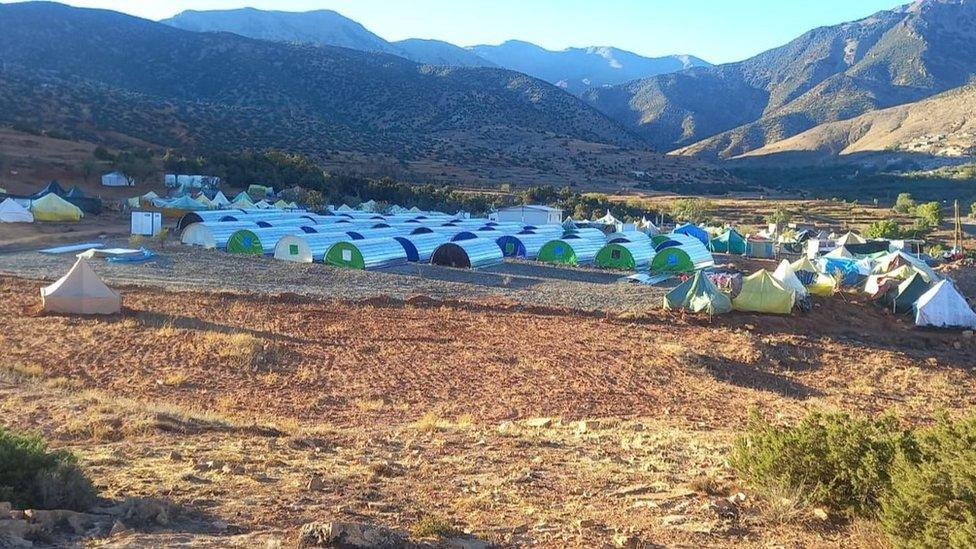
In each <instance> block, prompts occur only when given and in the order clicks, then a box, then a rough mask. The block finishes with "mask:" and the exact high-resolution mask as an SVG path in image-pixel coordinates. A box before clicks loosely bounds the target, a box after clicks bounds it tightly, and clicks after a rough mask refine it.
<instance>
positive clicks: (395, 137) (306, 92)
mask: <svg viewBox="0 0 976 549" xmlns="http://www.w3.org/2000/svg"><path fill="white" fill-rule="evenodd" d="M0 28H3V29H4V32H3V33H0V59H3V65H2V70H3V72H2V74H0V124H9V125H14V126H18V127H27V128H36V129H41V130H49V131H53V132H57V133H58V134H60V135H67V136H71V137H78V138H85V139H90V140H93V141H99V140H102V139H104V138H105V137H106V136H109V137H111V136H112V135H118V134H123V135H126V136H130V137H133V138H137V139H139V140H143V141H145V142H149V143H155V144H158V145H165V146H177V147H181V148H184V149H198V150H213V149H236V148H243V147H254V148H267V147H274V148H281V149H286V150H289V151H293V152H302V153H307V154H311V155H313V156H315V157H316V158H327V157H334V156H336V155H338V154H340V153H343V152H352V153H356V154H373V153H383V154H386V155H389V156H390V157H392V158H395V159H397V161H399V162H409V161H411V160H417V159H431V158H433V159H436V160H437V161H439V162H449V163H454V164H456V165H457V164H463V163H467V162H472V163H474V162H481V161H483V162H487V163H491V162H497V163H505V162H518V163H521V164H523V165H529V166H534V165H543V164H544V162H545V161H548V159H540V157H539V156H538V155H540V154H543V153H541V152H536V151H541V150H542V149H543V148H546V147H549V148H556V145H557V144H558V143H561V142H564V141H566V140H570V141H572V142H574V143H592V144H595V145H599V147H597V148H599V149H600V150H603V149H605V148H610V149H614V148H620V147H623V148H627V149H629V148H642V147H643V145H642V143H641V142H640V141H639V140H638V139H637V138H636V137H634V136H632V135H631V134H629V133H628V132H627V131H625V130H623V129H622V128H621V127H620V126H619V125H617V124H616V123H614V122H612V121H611V120H609V119H608V118H606V117H605V116H603V115H602V114H600V113H599V112H597V111H596V110H594V109H592V108H591V107H589V106H587V105H586V104H584V103H583V102H582V101H580V100H579V99H577V98H575V97H573V96H571V95H569V94H567V93H565V92H563V91H561V90H559V89H558V88H556V87H554V86H551V85H549V84H547V83H545V82H542V81H540V80H536V79H534V78H531V77H528V76H526V75H523V74H519V73H516V72H512V71H507V70H501V69H488V68H444V67H431V66H422V65H418V64H415V63H413V62H410V61H408V60H406V59H402V58H400V57H395V56H391V55H384V54H375V53H372V54H371V53H365V52H359V51H354V50H350V49H345V48H331V47H323V46H309V45H290V44H283V43H276V42H267V41H260V40H253V39H249V38H244V37H241V36H237V35H234V34H229V33H196V32H188V31H183V30H180V29H176V28H173V27H170V26H167V25H162V24H159V23H154V22H152V21H147V20H143V19H138V18H135V17H130V16H126V15H123V14H119V13H116V12H110V11H102V10H88V9H77V8H71V7H67V6H63V5H60V4H53V3H18V4H6V5H0ZM486 132H488V133H491V134H497V135H502V136H505V139H488V138H486V137H485V136H486V135H487V134H486ZM509 142H511V143H515V144H516V146H515V148H510V147H509V144H508V143H509ZM536 145H538V146H539V147H538V149H533V146H536ZM543 145H545V147H543ZM626 169H633V168H629V167H627V168H626ZM620 170H621V171H624V170H625V168H624V167H622V168H620Z"/></svg>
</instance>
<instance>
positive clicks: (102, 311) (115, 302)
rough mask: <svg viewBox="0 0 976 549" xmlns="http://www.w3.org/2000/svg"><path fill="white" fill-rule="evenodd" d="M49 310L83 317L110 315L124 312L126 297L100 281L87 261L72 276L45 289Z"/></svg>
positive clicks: (45, 305) (76, 266) (43, 297)
mask: <svg viewBox="0 0 976 549" xmlns="http://www.w3.org/2000/svg"><path fill="white" fill-rule="evenodd" d="M41 302H42V304H43V308H44V310H45V311H48V312H54V313H67V314H79V315H96V314H97V315H110V314H113V313H117V312H119V311H121V310H122V296H120V295H119V294H117V293H116V292H115V291H113V290H112V289H111V288H109V287H108V286H106V285H105V283H104V282H102V279H100V278H98V275H97V274H95V271H93V270H92V268H91V266H90V265H88V262H87V261H85V259H84V258H78V261H76V262H75V264H74V266H73V267H71V270H70V271H68V274H66V275H64V276H63V277H61V278H60V279H58V281H57V282H55V283H54V284H51V285H50V286H47V287H45V288H41Z"/></svg>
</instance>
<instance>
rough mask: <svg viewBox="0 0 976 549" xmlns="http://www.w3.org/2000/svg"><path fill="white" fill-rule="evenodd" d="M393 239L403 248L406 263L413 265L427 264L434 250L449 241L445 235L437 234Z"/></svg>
mask: <svg viewBox="0 0 976 549" xmlns="http://www.w3.org/2000/svg"><path fill="white" fill-rule="evenodd" d="M393 239H394V240H396V241H397V242H399V243H400V245H401V246H403V251H404V252H406V254H407V261H411V262H414V263H428V262H429V261H430V256H432V255H434V250H436V249H437V247H438V246H440V245H441V244H444V243H445V242H448V240H450V239H449V237H448V236H447V235H446V234H437V233H424V234H413V235H406V236H395V237H393Z"/></svg>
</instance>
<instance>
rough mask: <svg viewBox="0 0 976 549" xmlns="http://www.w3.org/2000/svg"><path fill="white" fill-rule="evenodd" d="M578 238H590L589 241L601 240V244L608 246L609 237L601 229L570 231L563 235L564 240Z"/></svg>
mask: <svg viewBox="0 0 976 549" xmlns="http://www.w3.org/2000/svg"><path fill="white" fill-rule="evenodd" d="M577 238H588V239H599V240H600V243H601V244H606V242H607V235H606V233H604V232H603V231H601V230H600V229H593V228H585V229H570V230H568V231H566V232H565V233H563V240H566V239H577Z"/></svg>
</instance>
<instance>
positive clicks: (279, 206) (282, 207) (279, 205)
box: [274, 200, 291, 210]
mask: <svg viewBox="0 0 976 549" xmlns="http://www.w3.org/2000/svg"><path fill="white" fill-rule="evenodd" d="M274 207H275V208H277V209H279V210H286V209H288V208H290V207H291V206H290V205H289V204H288V203H287V202H285V201H284V200H278V201H277V202H275V203H274Z"/></svg>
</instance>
